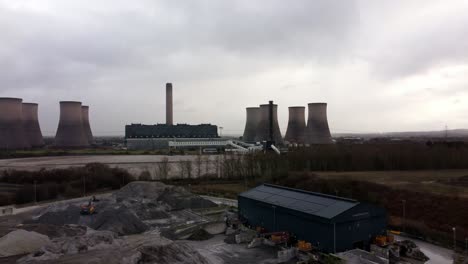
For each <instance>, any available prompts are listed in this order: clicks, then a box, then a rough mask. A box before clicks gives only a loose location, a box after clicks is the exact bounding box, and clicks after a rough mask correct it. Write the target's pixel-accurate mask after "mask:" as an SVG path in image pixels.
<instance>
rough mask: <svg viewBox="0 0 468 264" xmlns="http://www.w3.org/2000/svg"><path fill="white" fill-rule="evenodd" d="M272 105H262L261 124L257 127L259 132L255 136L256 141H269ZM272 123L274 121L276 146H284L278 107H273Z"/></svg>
mask: <svg viewBox="0 0 468 264" xmlns="http://www.w3.org/2000/svg"><path fill="white" fill-rule="evenodd" d="M269 106H270V105H268V104H262V105H260V122H258V125H257V132H256V135H255V141H265V140H269V135H270V120H269V119H270V118H269V117H270V107H269ZM272 114H273V115H272V121H273V127H272V128H273V129H272V130H273V131H272V132H273V141H275V144H277V145H281V144H283V138H282V136H281V131H280V128H279V124H278V105H276V104H274V105H273V111H272Z"/></svg>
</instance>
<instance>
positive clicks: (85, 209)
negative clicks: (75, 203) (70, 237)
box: [80, 196, 96, 215]
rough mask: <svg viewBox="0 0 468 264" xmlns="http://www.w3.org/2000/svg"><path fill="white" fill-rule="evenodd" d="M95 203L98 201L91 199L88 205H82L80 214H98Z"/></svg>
mask: <svg viewBox="0 0 468 264" xmlns="http://www.w3.org/2000/svg"><path fill="white" fill-rule="evenodd" d="M93 201H96V198H95V197H94V196H93V198H91V199H89V201H88V204H82V205H81V206H80V214H82V215H92V214H95V213H96V206H95V205H94V203H93Z"/></svg>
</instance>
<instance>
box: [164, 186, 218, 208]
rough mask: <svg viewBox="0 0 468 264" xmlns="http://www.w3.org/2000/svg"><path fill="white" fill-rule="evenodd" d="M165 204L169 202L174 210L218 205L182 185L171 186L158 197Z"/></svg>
mask: <svg viewBox="0 0 468 264" xmlns="http://www.w3.org/2000/svg"><path fill="white" fill-rule="evenodd" d="M158 201H161V202H163V203H165V204H168V205H169V206H170V207H171V209H172V210H181V209H189V208H190V209H197V208H209V207H216V206H217V205H216V204H215V203H213V202H212V201H210V200H206V199H204V198H201V197H200V196H198V195H193V194H192V193H190V192H188V191H187V190H185V189H184V188H182V187H175V186H171V187H169V188H166V189H165V190H164V191H163V192H162V193H161V195H160V196H159V198H158Z"/></svg>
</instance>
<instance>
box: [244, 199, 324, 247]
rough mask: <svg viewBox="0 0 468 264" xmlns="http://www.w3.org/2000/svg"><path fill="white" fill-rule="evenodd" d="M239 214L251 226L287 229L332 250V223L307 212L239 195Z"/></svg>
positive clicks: (300, 237)
mask: <svg viewBox="0 0 468 264" xmlns="http://www.w3.org/2000/svg"><path fill="white" fill-rule="evenodd" d="M238 201H239V214H240V215H241V216H242V217H243V218H245V219H246V220H247V221H248V224H249V225H251V226H252V227H257V226H261V227H263V228H265V229H266V230H267V231H268V232H275V231H287V232H289V233H291V234H293V235H295V236H296V237H297V238H298V239H301V240H306V241H308V242H311V243H312V244H313V245H314V246H315V247H317V248H319V249H321V250H323V251H327V252H333V225H331V224H329V223H326V222H323V221H318V220H317V219H314V217H310V216H308V215H307V214H301V213H299V212H296V211H294V210H290V209H287V208H282V207H277V206H272V205H269V204H265V203H262V202H258V201H255V200H252V199H249V198H245V197H239V200H238Z"/></svg>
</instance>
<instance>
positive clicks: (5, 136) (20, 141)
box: [0, 97, 30, 149]
mask: <svg viewBox="0 0 468 264" xmlns="http://www.w3.org/2000/svg"><path fill="white" fill-rule="evenodd" d="M22 101H23V100H22V99H20V98H5V97H2V98H0V149H24V148H29V147H30V145H29V144H28V142H27V140H26V137H25V134H24V128H23V121H22V108H23V106H22V103H21V102H22Z"/></svg>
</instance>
